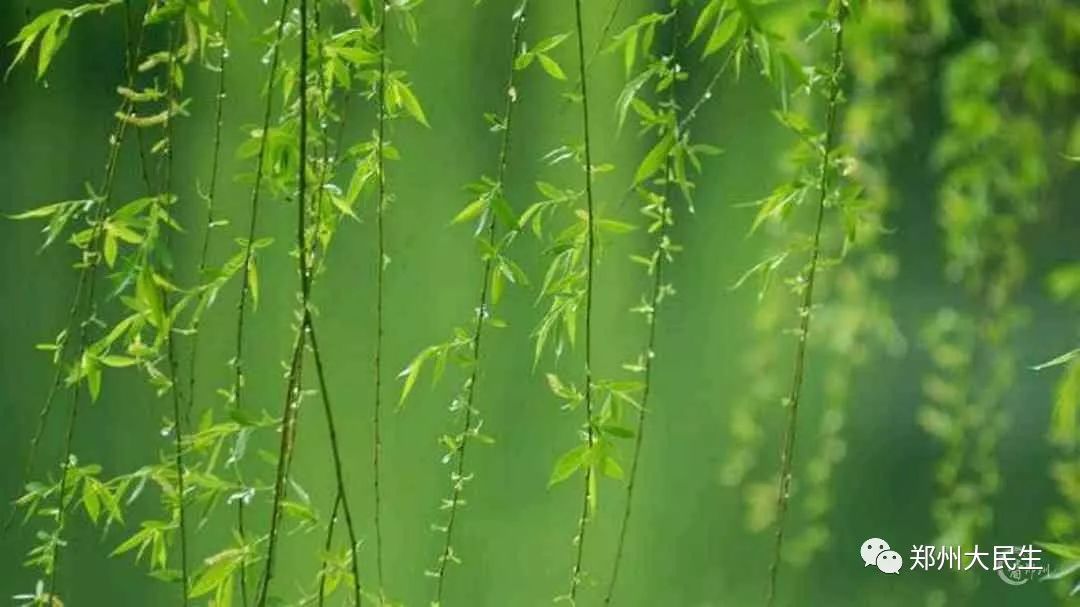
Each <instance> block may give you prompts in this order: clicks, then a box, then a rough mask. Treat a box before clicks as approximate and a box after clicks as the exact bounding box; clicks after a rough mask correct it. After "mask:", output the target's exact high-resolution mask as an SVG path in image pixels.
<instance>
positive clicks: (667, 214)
mask: <svg viewBox="0 0 1080 607" xmlns="http://www.w3.org/2000/svg"><path fill="white" fill-rule="evenodd" d="M670 19H671V23H672V25H671V44H670V50H669V52H668V58H669V59H668V61H669V62H670V65H668V64H667V63H664V64H663V66H664V67H663V69H664V70H666V71H669V72H670V77H671V82H670V83H669V84H668V85H667V86H668V89H667V100H666V105H667V106H668V107H667V111H668V112H669V113H670V114H669V117H668V122H669V124H668V125H666V127H665V128H666V130H662V131H660V132H659V133H658V134H657V135H658V138H659V140H660V142H659V143H658V145H661V146H663V145H665V144H664V142H665V141H666V140H668V139H670V141H671V142H672V145H671V146H670V147H669V148H668V149H667V151H666V155H665V158H664V166H663V172H664V173H663V175H664V176H663V184H662V186H661V187H662V192H661V193H660V194H659V196H655V197H647V200H649V201H650V202H651V203H652V205H651V207H650V206H647V207H646V212H647V214H649V215H650V216H652V217H654V222H653V226H654V227H655V230H652V229H650V231H655V233H656V237H655V239H656V246H655V250H654V252H653V256H652V258H651V260H650V264H649V266H648V269H649V273H650V274H652V284H651V285H650V287H649V288H650V291H649V296H648V297H649V299H648V305H647V311H646V312H645V316H646V319H647V322H648V325H649V328H648V336H647V338H646V344H645V354H644V356H643V357H642V362H641V366H642V367H643V369H642V370H641V372H642V374H643V379H642V393H641V403H640V405H639V406H638V416H637V429H636V434H635V436H634V447H633V453H632V454H631V456H630V472H629V476H628V477H627V484H626V502H625V505H624V506H623V513H622V519H621V520H620V522H619V532H618V539H617V540H616V544H615V558H614V561H613V563H612V567H611V579H610V581H609V582H608V588H607V593H606V594H605V596H604V605H610V604H611V603H612V599H613V598H614V595H615V588H616V585H617V584H618V580H619V570H620V568H621V566H622V560H623V554H624V551H625V547H626V534H627V530H628V529H629V526H630V514H631V511H632V509H633V505H634V491H635V489H636V487H637V475H638V463H639V462H640V460H641V446H642V444H643V441H644V438H645V420H646V416H647V414H648V410H649V396H650V395H651V393H652V379H653V362H654V358H655V356H654V353H655V350H656V324H657V322H656V321H657V315H658V313H659V310H660V306H661V305H662V301H663V299H664V296H665V294H666V293H667V292H668V290H669V289H668V288H667V287H665V283H664V268H665V266H666V265H667V263H668V261H669V260H670V258H671V251H672V249H673V248H674V247H672V246H671V245H670V243H669V238H668V230H669V227H670V224H671V207H670V202H671V198H672V195H673V194H674V192H675V189H674V187H673V186H675V180H676V175H675V164H674V161H675V153H676V150H677V147H676V145H678V144H677V143H676V142H679V141H680V131H679V124H680V122H679V110H678V100H677V98H676V93H677V91H676V85H677V82H678V81H677V78H676V76H677V75H678V74H679V73H680V71H679V69H678V62H677V57H678V51H679V5H678V4H675V7H674V10H673V11H672V15H671V17H670ZM658 77H659V78H661V79H664V78H665V77H668V74H667V73H663V72H661V73H659V74H658ZM710 88H711V84H710ZM654 149H655V148H654ZM660 149H663V148H660ZM646 196H647V194H646ZM647 204H649V203H647Z"/></svg>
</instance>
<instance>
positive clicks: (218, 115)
mask: <svg viewBox="0 0 1080 607" xmlns="http://www.w3.org/2000/svg"><path fill="white" fill-rule="evenodd" d="M230 13H231V11H230V10H229V7H228V5H226V6H225V8H224V14H223V15H222V20H221V54H220V55H219V59H218V82H217V95H216V97H215V103H214V142H213V144H212V146H211V149H212V151H211V153H210V183H209V185H208V188H209V189H208V191H207V193H206V224H205V225H206V228H205V231H204V232H203V238H202V246H201V247H200V249H199V267H198V274H197V278H198V279H199V280H202V278H203V274H204V273H205V272H206V260H207V257H208V254H209V251H210V238H211V236H212V232H213V229H214V211H215V208H214V207H215V203H216V202H217V182H218V172H219V168H220V165H221V140H222V136H221V134H222V130H223V126H224V124H225V95H226V90H225V82H226V80H225V77H226V72H227V70H226V68H227V66H228V63H229V16H230ZM201 318H202V317H201V316H196V317H195V320H194V321H193V322H192V325H191V330H192V336H191V358H190V361H189V365H188V405H187V411H186V412H185V417H186V418H187V419H190V418H191V411H192V409H194V407H195V381H196V376H197V373H196V366H197V363H198V359H199V324H200V320H201Z"/></svg>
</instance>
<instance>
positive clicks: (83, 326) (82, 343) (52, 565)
mask: <svg viewBox="0 0 1080 607" xmlns="http://www.w3.org/2000/svg"><path fill="white" fill-rule="evenodd" d="M124 9H125V11H124V24H125V28H124V30H125V33H126V36H127V45H126V51H127V52H126V61H125V72H126V81H127V84H128V86H129V87H130V86H131V84H132V83H133V82H134V79H135V60H136V57H137V56H138V54H139V49H141V47H142V38H143V33H144V27H143V26H142V25H140V26H139V28H138V35H137V41H136V42H134V43H132V40H133V39H134V38H135V36H133V35H132V22H131V19H130V17H131V15H130V13H131V8H130V2H127V1H126V2H125V3H124ZM138 22H139V23H140V24H141V22H142V19H139V20H138ZM132 105H133V104H132V102H131V100H129V99H127V98H125V99H124V100H123V101H122V102H121V104H120V112H123V113H126V112H127V111H129V110H130V109H131V107H132ZM127 127H128V123H127V122H126V121H125V120H123V119H122V118H119V117H118V118H117V121H116V124H115V127H114V131H113V134H112V136H111V137H110V140H109V144H110V148H109V153H108V156H107V160H106V163H105V177H104V185H103V187H102V189H101V191H100V192H99V193H98V194H97V195H96V196H95V199H96V204H97V209H96V212H95V214H94V218H93V220H92V223H93V228H92V230H91V237H90V241H89V244H88V245H87V249H88V250H85V251H84V252H83V259H82V262H81V264H82V268H81V271H80V276H79V284H78V286H77V287H76V290H75V298H74V301H73V302H72V306H71V309H70V317H71V318H70V319H69V320H75V319H77V318H78V313H77V310H78V309H79V307H80V303H79V296H80V295H81V294H82V292H83V290H84V289H85V290H86V291H87V293H86V299H85V300H84V303H83V304H82V305H83V307H85V309H86V313H85V318H84V320H83V321H82V322H81V323H79V335H78V339H77V342H76V343H77V347H78V352H80V353H82V352H84V351H85V350H86V348H87V346H88V343H89V342H88V340H89V326H90V323H91V319H92V317H93V314H94V310H95V308H96V305H95V291H96V286H97V269H98V267H99V266H100V265H101V259H102V256H103V246H104V242H103V241H104V238H103V236H104V220H105V217H106V215H107V214H108V208H109V205H110V201H111V199H112V193H113V184H114V180H115V178H116V171H117V167H118V165H119V158H120V147H121V144H122V143H123V141H124V136H125V134H126V132H127ZM66 344H67V339H66V338H65V340H64V344H63V345H66ZM62 353H63V348H61V350H60V354H61V358H60V359H59V361H58V363H57V364H58V367H57V377H56V379H55V380H54V382H53V386H52V387H51V388H50V390H49V395H48V397H47V399H46V402H45V405H44V407H43V408H42V410H41V413H40V415H39V426H38V429H37V431H36V433H35V436H34V438H33V440H32V442H31V449H30V459H29V460H28V461H27V473H28V474H29V469H30V466H32V465H33V460H34V457H35V452H36V449H37V445H38V441H39V440H40V438H41V434H42V433H43V431H44V427H45V422H46V420H47V418H48V414H49V410H50V409H51V406H52V403H53V398H54V396H55V394H56V392H57V388H58V386H59V379H60V371H61V369H62V368H63V364H62V361H63V356H62ZM81 387H82V382H81V381H79V382H77V383H76V384H75V386H74V389H73V390H72V396H71V412H70V414H69V416H68V421H67V430H66V432H65V435H64V455H63V459H62V460H61V463H60V484H59V490H58V491H57V494H58V495H57V510H56V528H55V531H54V534H53V536H54V537H53V541H51V542H50V545H49V550H50V555H49V560H48V567H49V569H50V570H49V571H48V573H49V584H48V599H49V600H50V601H53V602H55V601H56V583H57V576H58V574H59V570H60V548H61V547H62V545H63V543H62V542H61V541H60V538H59V536H60V534H61V533H62V532H63V530H64V525H65V520H66V514H67V508H66V504H65V501H66V499H67V485H68V476H69V475H68V471H69V467H70V466H71V463H72V448H73V443H74V440H75V429H76V425H77V422H78V414H79V400H80V392H81Z"/></svg>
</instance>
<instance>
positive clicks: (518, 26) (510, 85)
mask: <svg viewBox="0 0 1080 607" xmlns="http://www.w3.org/2000/svg"><path fill="white" fill-rule="evenodd" d="M527 8H528V0H525V1H523V2H522V3H521V4H520V5H519V7H518V8H516V9H514V15H515V16H514V27H513V30H512V32H511V34H510V60H509V62H508V67H507V70H508V71H507V76H506V86H505V87H504V89H503V94H504V95H506V99H505V101H504V106H503V123H502V137H501V140H500V143H499V160H498V169H497V170H496V176H495V180H496V182H497V183H498V184H499V185H498V187H499V189H500V190H501V189H502V188H503V182H504V180H505V179H506V170H507V165H508V164H509V161H510V132H511V125H512V123H513V115H514V103H515V93H514V92H513V90H514V74H515V69H514V59H515V57H516V55H517V49H518V46H519V45H520V44H521V36H522V32H523V31H524V29H525V27H524V26H525V16H526V9H527ZM490 215H491V216H490V217H489V218H488V228H487V236H486V238H487V242H488V246H489V248H490V249H491V250H495V248H496V245H495V237H496V224H497V223H498V222H497V220H496V218H495V217H494V214H490ZM494 269H495V258H494V255H490V254H489V255H488V257H487V260H486V261H485V262H484V272H483V275H482V276H481V284H480V296H479V303H478V304H477V307H476V322H475V324H474V325H473V334H472V370H471V371H470V373H469V379H468V380H467V382H466V396H465V415H464V418H463V419H462V423H461V431H460V436H461V445H460V446H459V447H458V453H457V465H456V467H455V472H454V476H453V478H452V479H451V486H452V490H451V497H450V506H449V514H448V518H447V523H446V532H445V534H444V541H443V547H442V552H441V555H440V557H439V564H438V570H437V576H436V586H435V601H434V603H435V604H441V602H442V596H443V584H444V582H445V579H446V569H447V565H448V564H449V563H450V555H451V550H452V548H451V546H452V545H453V536H454V528H455V525H456V523H457V514H458V511H459V510H460V505H461V501H462V500H461V493H462V491H463V490H464V484H463V480H462V479H463V478H464V476H465V455H466V452H467V448H468V444H469V435H470V433H471V432H472V425H473V411H474V403H475V401H476V384H477V382H478V381H479V379H480V344H481V340H482V338H483V335H484V325H485V324H486V322H485V321H486V320H487V316H488V313H489V311H488V305H489V304H488V299H489V292H490V288H491V280H492V272H493V271H494Z"/></svg>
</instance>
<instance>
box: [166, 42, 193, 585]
mask: <svg viewBox="0 0 1080 607" xmlns="http://www.w3.org/2000/svg"><path fill="white" fill-rule="evenodd" d="M179 27H180V25H179V24H176V25H173V26H172V28H171V29H170V30H169V47H168V48H169V61H168V69H169V73H168V75H167V76H166V82H167V83H168V84H167V86H166V93H165V103H166V104H167V105H168V107H169V108H171V107H172V106H173V105H175V103H176V99H175V98H176V78H175V73H176V72H175V70H176V53H177V44H178V40H179V36H178V31H177V30H178V29H179ZM173 134H174V129H173V116H172V115H171V113H170V114H169V115H168V118H167V119H166V120H165V141H166V145H165V163H164V164H165V166H164V173H165V176H164V180H163V192H164V194H165V196H169V195H170V194H169V193H170V192H171V191H172V181H173V161H174V152H175V148H174V146H173V143H174V137H173ZM165 234H166V246H168V234H169V232H168V231H166V233H165ZM161 296H162V300H163V301H164V302H165V309H166V310H168V309H169V308H170V306H169V292H168V290H166V289H164V288H163V289H161ZM162 324H163V328H164V329H165V351H166V364H168V366H169V376H170V377H171V383H172V385H171V387H170V389H169V392H170V393H171V395H172V407H173V469H174V471H175V473H176V508H177V517H178V519H179V520H178V524H179V529H178V532H179V534H180V585H181V596H182V604H183V605H185V606H186V605H187V604H188V588H189V576H188V537H187V515H186V513H185V510H184V492H185V491H184V424H183V421H182V420H181V417H180V390H179V388H178V386H177V373H176V369H177V365H176V345H175V341H174V340H173V329H172V326H171V321H170V320H169V319H168V317H167V316H166V319H165V320H163V321H162Z"/></svg>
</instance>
